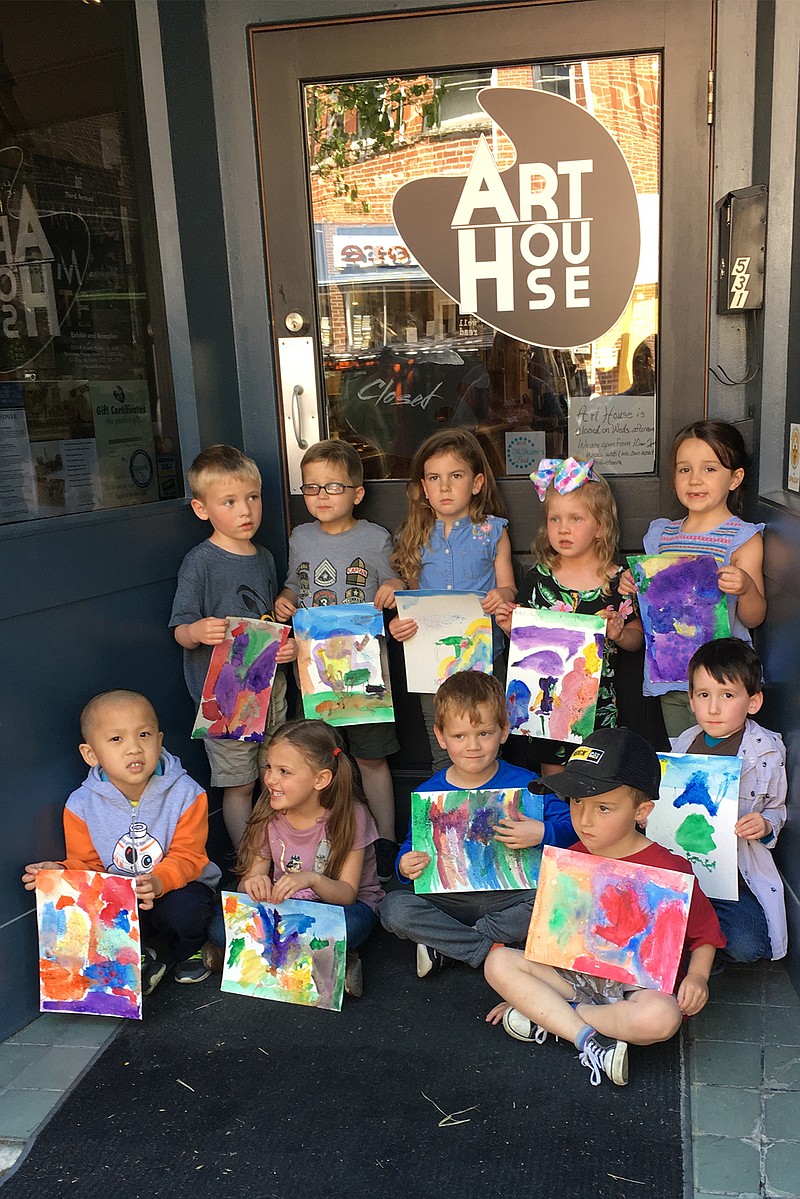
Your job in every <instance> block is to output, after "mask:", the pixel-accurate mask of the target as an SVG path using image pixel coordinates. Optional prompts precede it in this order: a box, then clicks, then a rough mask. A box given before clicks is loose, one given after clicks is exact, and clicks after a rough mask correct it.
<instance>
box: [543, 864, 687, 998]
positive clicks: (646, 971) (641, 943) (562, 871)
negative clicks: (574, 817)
mask: <svg viewBox="0 0 800 1199" xmlns="http://www.w3.org/2000/svg"><path fill="white" fill-rule="evenodd" d="M693 886H694V879H693V878H692V876H691V875H690V874H681V873H680V872H679V871H676V870H663V869H661V868H660V867H657V866H638V865H636V864H635V863H633V862H618V861H615V860H613V859H612V858H601V857H596V856H595V855H594V854H589V853H576V852H575V851H574V850H572V849H557V848H556V847H555V846H554V845H546V846H545V848H544V850H543V851H542V866H541V870H540V871H539V890H538V892H537V895H536V903H535V904H534V906H533V916H532V917H531V923H530V928H529V930H528V940H527V943H526V945H525V957H526V958H527V959H528V960H529V961H531V962H543V963H544V964H545V965H547V966H560V967H562V968H564V969H567V970H577V971H579V972H580V973H581V974H593V975H595V976H596V977H598V978H613V979H616V980H617V981H618V982H622V983H630V984H631V985H632V986H637V987H649V988H651V989H652V990H657V991H668V992H671V991H672V988H673V987H674V985H675V977H676V975H677V972H678V966H679V965H680V960H681V955H682V953H683V941H684V937H685V936H686V925H687V922H688V919H689V903H690V901H691V897H692V887H693Z"/></svg>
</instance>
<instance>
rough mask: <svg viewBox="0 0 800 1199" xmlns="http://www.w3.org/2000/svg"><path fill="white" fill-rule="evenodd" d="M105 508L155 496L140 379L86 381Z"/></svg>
mask: <svg viewBox="0 0 800 1199" xmlns="http://www.w3.org/2000/svg"><path fill="white" fill-rule="evenodd" d="M90 392H91V397H92V410H93V416H94V428H95V434H96V438H97V457H98V460H99V465H100V479H101V482H102V486H103V502H104V504H105V506H106V508H117V507H124V506H125V505H127V504H144V503H150V502H151V501H152V500H157V499H158V481H157V479H156V470H155V461H156V454H155V446H154V444H153V425H152V421H151V418H150V396H149V392H148V389H147V383H146V382H145V381H144V380H143V379H125V380H124V381H122V382H111V381H109V382H97V383H95V382H93V383H91V384H90Z"/></svg>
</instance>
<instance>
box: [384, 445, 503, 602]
mask: <svg viewBox="0 0 800 1199" xmlns="http://www.w3.org/2000/svg"><path fill="white" fill-rule="evenodd" d="M441 454H452V455H453V456H454V457H455V458H460V459H461V461H462V462H463V463H464V465H465V466H467V467H469V469H470V470H471V471H472V473H473V474H474V475H483V487H482V488H481V490H480V491H479V492H478V494H477V495H473V496H472V498H471V499H470V503H469V518H470V520H471V521H472V523H473V524H480V522H481V521H482V520H485V518H486V517H487V516H505V514H506V510H505V505H504V503H503V500H502V497H501V495H500V490H499V488H498V486H497V483H496V481H495V477H494V475H493V474H492V468H491V467H490V465H489V463H488V461H487V459H486V455H485V454H484V452H483V450H482V449H481V446H480V444H479V443H478V442H477V441H476V440H475V438H474V437H473V436H472V434H471V433H468V432H467V431H466V430H465V429H443V430H442V431H441V432H439V433H434V434H433V436H431V437H429V438H428V440H427V441H424V442H423V443H422V445H421V446H420V447H419V449H418V450H417V452H416V454H415V455H414V458H413V460H412V462H411V477H410V478H409V481H408V484H407V485H406V495H407V497H408V515H407V517H406V519H405V521H404V523H403V525H402V528H401V529H400V532H399V533H398V536H397V540H396V542H395V547H394V554H393V555H392V565H393V566H394V568H395V569H396V570H397V571H398V573H399V574H400V576H401V578H402V579H403V580H404V581H405V582H406V583H413V582H415V581H416V580H417V579H418V578H419V574H420V570H421V569H422V548H423V546H426V545H430V540H431V531H432V530H433V527H434V525H435V524H436V517H435V515H434V512H433V509H432V508H431V506H430V504H429V503H428V500H427V498H426V496H425V492H424V490H423V487H422V480H423V479H424V477H425V464H426V463H427V462H428V460H429V459H430V458H438V457H439V456H440V455H441Z"/></svg>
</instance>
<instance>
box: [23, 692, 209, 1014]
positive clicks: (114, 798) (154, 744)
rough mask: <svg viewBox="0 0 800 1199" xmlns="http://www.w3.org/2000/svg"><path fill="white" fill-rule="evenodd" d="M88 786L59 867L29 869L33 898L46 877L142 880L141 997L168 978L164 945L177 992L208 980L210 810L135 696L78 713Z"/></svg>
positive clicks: (71, 808) (69, 817)
mask: <svg viewBox="0 0 800 1199" xmlns="http://www.w3.org/2000/svg"><path fill="white" fill-rule="evenodd" d="M81 736H82V738H83V741H82V743H81V744H80V746H79V747H78V748H79V750H80V754H81V757H82V758H83V760H84V762H86V763H87V764H88V765H89V767H90V770H89V774H88V775H87V778H86V781H85V782H84V783H83V785H82V786H81V787H79V788H78V790H77V791H73V793H72V795H70V797H69V799H68V800H67V805H66V808H65V809H64V840H65V844H66V854H65V857H64V860H63V861H62V862H34V863H32V864H31V865H29V866H26V867H25V873H24V874H23V876H22V881H23V883H24V884H25V887H26V889H27V890H29V891H31V890H33V889H34V888H35V886H36V876H37V874H38V873H39V871H40V870H102V871H106V872H108V873H109V874H120V875H124V876H127V877H133V878H134V879H135V880H136V894H137V897H138V901H139V910H140V917H141V931H142V942H143V945H144V950H143V967H142V994H143V995H149V994H150V993H151V991H152V990H153V989H154V988H155V987H156V986H157V984H158V983H159V982H160V981H161V979H162V978H163V976H164V973H165V971H166V969H167V964H168V963H167V961H166V960H164V956H165V955H164V953H163V952H162V953H161V954H159V953H157V952H156V949H155V948H154V947H153V946H151V945H147V940H148V939H149V938H150V937H151V936H153V937H156V938H161V939H162V940H163V941H164V943H165V945H166V946H167V948H168V951H169V953H168V956H169V957H170V958H171V959H172V960H173V961H175V962H176V963H177V964H176V966H175V972H174V977H175V981H176V982H179V983H198V982H202V981H203V979H205V978H208V975H209V970H208V969H207V968H206V967H205V966H204V965H203V961H202V953H201V951H202V947H203V942H204V941H205V939H206V935H207V930H208V924H209V920H210V918H211V910H212V904H213V900H214V892H215V890H216V887H217V883H218V882H219V879H220V870H219V867H218V866H215V865H214V863H213V862H210V861H209V860H208V857H207V856H206V837H207V835H208V801H207V799H206V794H205V792H204V791H203V789H202V787H199V786H198V785H197V783H195V782H194V781H193V780H192V779H190V778H189V776H188V775H187V773H186V771H185V770H184V769H183V767H182V766H181V764H180V762H179V761H178V759H177V758H174V757H173V756H172V754H169V753H167V751H166V750H165V749H163V748H162V739H163V734H162V733H161V732H160V731H159V727H158V717H157V716H156V714H155V711H154V710H153V705H152V704H151V703H150V701H149V700H148V699H146V698H145V697H144V696H143V695H139V694H138V693H137V692H135V691H106V692H103V693H102V694H101V695H96V696H95V697H94V699H91V700H89V702H88V704H87V705H86V706H85V708H84V709H83V711H82V712H81Z"/></svg>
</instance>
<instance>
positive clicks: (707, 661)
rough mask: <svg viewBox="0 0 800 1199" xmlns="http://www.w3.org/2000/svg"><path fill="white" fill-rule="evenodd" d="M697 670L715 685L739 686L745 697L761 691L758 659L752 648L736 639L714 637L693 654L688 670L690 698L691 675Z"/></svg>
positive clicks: (762, 687) (692, 680)
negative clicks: (714, 638)
mask: <svg viewBox="0 0 800 1199" xmlns="http://www.w3.org/2000/svg"><path fill="white" fill-rule="evenodd" d="M701 667H702V668H703V669H704V670H707V671H708V673H709V674H710V675H711V677H712V679H714V680H715V681H716V682H717V683H741V684H742V686H743V687H744V689H745V691H746V692H747V694H748V695H758V693H759V691H763V690H764V684H763V682H762V677H763V676H762V670H761V659H760V658H759V656H758V654H757V653H756V651H755V650H754V649H753V647H752V645H748V644H747V642H746V641H742V640H741V638H740V637H718V638H717V639H716V641H707V642H706V643H705V645H701V646H700V648H699V649H697V650H695V652H694V653H693V654H692V656H691V658H690V659H689V666H688V675H689V694H690V695H691V694H692V692H693V690H694V676H695V673H696V672H697V671H698V670H700V668H701Z"/></svg>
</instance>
